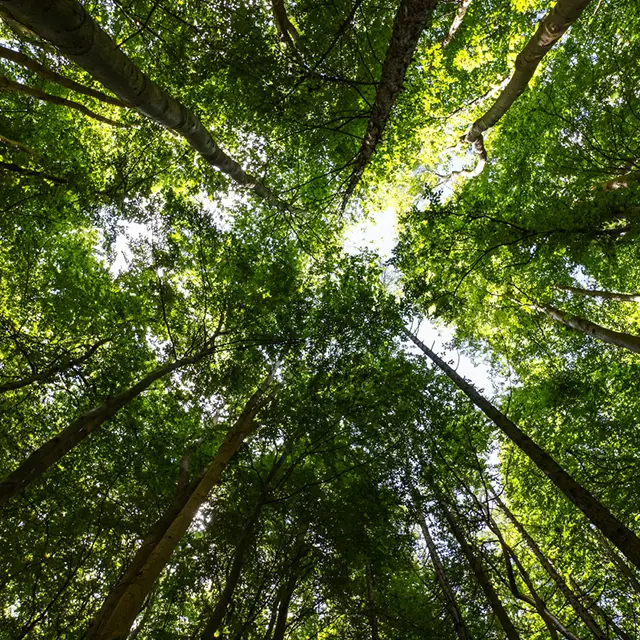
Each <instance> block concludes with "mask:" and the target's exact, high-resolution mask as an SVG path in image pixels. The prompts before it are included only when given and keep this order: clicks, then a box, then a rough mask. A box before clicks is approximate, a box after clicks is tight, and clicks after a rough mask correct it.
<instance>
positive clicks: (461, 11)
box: [442, 0, 471, 49]
mask: <svg viewBox="0 0 640 640" xmlns="http://www.w3.org/2000/svg"><path fill="white" fill-rule="evenodd" d="M470 4H471V0H461V2H460V5H459V6H458V11H457V13H456V17H455V18H454V19H453V22H452V23H451V27H449V33H448V34H447V37H446V38H445V39H444V40H443V41H442V48H443V49H446V48H447V47H448V46H449V45H450V44H451V41H452V40H453V39H454V38H455V36H456V33H458V29H459V28H460V27H461V26H462V21H463V20H464V17H465V16H466V15H467V10H468V9H469V5H470Z"/></svg>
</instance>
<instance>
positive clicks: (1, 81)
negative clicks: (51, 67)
mask: <svg viewBox="0 0 640 640" xmlns="http://www.w3.org/2000/svg"><path fill="white" fill-rule="evenodd" d="M0 91H9V92H12V93H24V94H26V95H28V96H33V97H34V98H38V100H43V101H44V102H50V103H51V104H57V105H60V106H62V107H69V108H70V109H75V110H76V111H79V112H80V113H84V115H85V116H89V117H90V118H93V119H94V120H98V122H104V123H105V124H109V125H111V126H112V127H126V126H128V125H126V124H123V123H122V122H116V121H115V120H112V119H111V118H106V117H105V116H101V115H100V114H99V113H96V112H95V111H92V110H91V109H88V108H87V107H85V106H84V105H83V104H80V103H79V102H74V101H73V100H67V99H66V98H61V97H59V96H53V95H51V94H50V93H45V92H44V91H41V90H40V89H35V88H34V87H27V86H26V85H24V84H21V83H20V82H15V81H14V80H9V78H7V77H5V76H0Z"/></svg>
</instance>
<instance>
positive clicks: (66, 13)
mask: <svg viewBox="0 0 640 640" xmlns="http://www.w3.org/2000/svg"><path fill="white" fill-rule="evenodd" d="M0 6H3V7H5V9H6V10H8V11H9V12H10V13H11V14H12V16H13V18H15V19H16V20H18V21H19V22H21V23H22V24H24V25H26V26H27V27H28V28H30V29H31V30H32V31H34V32H35V33H37V34H38V35H39V36H40V37H41V38H44V39H45V40H47V41H49V42H50V43H51V44H53V45H54V46H55V47H56V48H57V49H58V50H59V51H60V52H61V53H62V54H64V55H65V56H67V57H68V58H70V59H71V60H73V61H74V62H75V63H77V64H78V65H79V66H80V67H82V68H83V69H84V70H85V71H87V72H88V73H89V74H91V76H92V77H94V78H95V79H96V80H98V82H100V83H101V84H102V85H104V86H105V87H106V88H107V89H109V90H110V91H112V92H113V93H115V94H116V95H117V96H118V97H119V98H120V99H121V100H123V101H124V102H126V103H127V104H130V105H131V106H132V107H135V108H136V109H138V111H140V113H143V114H144V115H145V116H147V117H149V118H151V119H152V120H154V121H155V122H157V123H158V124H160V125H162V126H163V127H165V128H167V129H171V130H173V131H176V132H177V133H179V134H180V135H181V136H183V137H184V138H185V140H187V142H188V143H189V144H190V145H191V146H192V147H193V149H195V150H196V151H197V152H198V153H199V154H200V155H201V156H202V157H203V158H204V160H205V161H206V162H207V163H208V164H210V165H211V166H212V167H214V168H216V169H219V170H220V171H222V173H225V174H226V175H228V176H229V177H230V178H232V179H233V180H235V181H236V182H237V183H238V184H240V185H242V186H244V187H246V188H248V189H251V190H252V191H253V192H254V193H255V194H256V195H258V196H260V197H262V198H264V199H265V200H267V201H269V202H271V203H273V204H276V205H278V206H279V207H280V208H283V207H284V205H283V203H282V202H281V201H280V200H279V199H278V198H277V197H276V196H275V195H274V194H273V193H272V192H271V191H270V190H269V189H268V188H267V187H265V186H264V185H263V184H262V183H261V182H260V181H259V180H258V179H257V178H255V177H253V176H251V175H250V174H248V173H246V172H245V171H244V169H243V168H242V167H241V166H240V165H239V164H238V163H237V162H236V161H235V160H233V158H231V157H229V156H228V155H227V154H226V153H225V152H224V151H222V149H220V147H218V145H217V144H216V143H215V142H214V140H213V138H212V137H211V134H210V132H209V131H208V130H207V129H206V128H205V127H204V125H203V124H202V122H201V121H200V119H199V118H198V117H197V116H196V115H195V114H194V113H193V112H192V111H191V110H190V109H187V107H185V106H184V105H183V104H181V103H180V102H178V101H177V100H175V98H173V97H172V96H171V95H169V94H168V93H167V92H166V91H165V90H164V89H162V88H161V87H160V86H159V85H157V84H156V83H155V82H153V80H151V79H150V78H149V77H148V76H146V75H145V74H144V73H143V72H142V71H141V70H140V69H139V68H138V67H137V66H136V65H135V64H134V63H133V62H132V61H131V60H130V59H129V58H128V57H127V56H126V54H125V53H124V52H123V51H121V50H120V49H119V48H118V47H117V45H116V43H115V42H114V41H113V40H112V39H111V38H110V37H109V35H108V34H107V33H106V32H105V31H103V30H102V29H100V27H99V26H98V25H97V23H96V22H95V20H93V18H92V17H91V16H90V15H89V14H88V12H87V11H86V10H85V8H84V7H83V6H82V5H81V4H80V3H79V2H77V0H20V2H15V1H12V0H0Z"/></svg>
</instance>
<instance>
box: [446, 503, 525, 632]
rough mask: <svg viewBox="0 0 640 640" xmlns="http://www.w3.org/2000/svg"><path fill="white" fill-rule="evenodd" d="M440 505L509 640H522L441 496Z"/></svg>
mask: <svg viewBox="0 0 640 640" xmlns="http://www.w3.org/2000/svg"><path fill="white" fill-rule="evenodd" d="M438 506H439V507H440V509H441V511H442V513H443V514H444V517H445V519H446V521H447V523H448V524H449V528H450V529H451V532H452V533H453V535H454V537H455V539H456V540H457V541H458V544H459V545H460V547H461V548H462V553H463V554H464V556H465V558H466V559H467V562H468V563H469V566H470V567H471V570H472V572H473V575H474V576H475V578H476V580H477V581H478V584H479V585H480V587H481V588H482V591H483V592H484V595H485V596H486V598H487V600H488V601H489V604H490V605H491V609H492V610H493V612H494V613H495V615H496V618H498V621H499V622H500V625H501V626H502V629H503V631H504V632H505V634H506V636H507V638H509V640H520V634H519V633H518V631H517V630H516V628H515V627H514V626H513V622H511V618H509V614H508V613H507V610H506V609H505V608H504V606H503V604H502V602H501V601H500V598H499V597H498V594H497V593H496V590H495V589H494V588H493V585H492V584H491V580H490V579H489V576H488V575H487V572H486V571H485V570H484V567H483V566H482V561H481V560H480V558H479V557H478V556H477V555H476V554H475V553H474V551H473V549H472V547H471V544H470V543H469V542H468V541H467V539H466V537H465V535H464V532H463V531H462V528H461V527H460V526H459V525H458V523H457V522H456V519H455V518H454V517H453V515H452V513H451V512H450V511H449V509H448V508H447V505H446V504H445V501H444V499H442V498H441V497H439V498H438Z"/></svg>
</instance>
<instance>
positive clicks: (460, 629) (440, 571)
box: [412, 491, 471, 640]
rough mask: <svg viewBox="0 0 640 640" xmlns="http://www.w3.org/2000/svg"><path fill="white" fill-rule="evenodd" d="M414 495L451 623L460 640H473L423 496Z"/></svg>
mask: <svg viewBox="0 0 640 640" xmlns="http://www.w3.org/2000/svg"><path fill="white" fill-rule="evenodd" d="M412 494H413V502H414V507H415V509H416V511H418V510H419V512H420V515H419V519H418V524H419V525H420V528H421V529H422V535H423V537H424V541H425V542H426V544H427V548H428V549H429V556H430V557H431V562H432V563H433V568H434V569H435V572H436V579H437V580H438V584H439V585H440V588H441V589H442V593H443V594H444V599H445V604H446V607H447V611H448V612H449V616H450V617H451V621H452V622H453V627H454V629H455V632H456V635H457V636H458V639H459V640H471V633H470V632H469V629H468V628H467V625H466V623H465V621H464V618H463V617H462V612H461V611H460V607H459V606H458V601H457V600H456V596H455V594H454V593H453V589H452V588H451V585H450V584H449V579H448V578H447V574H446V572H445V570H444V565H443V564H442V560H441V559H440V555H439V554H438V549H437V547H436V545H435V542H434V541H433V538H432V537H431V532H430V531H429V526H428V525H427V520H426V518H425V517H424V512H423V506H422V499H421V496H418V494H417V492H415V491H413V492H412Z"/></svg>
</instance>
